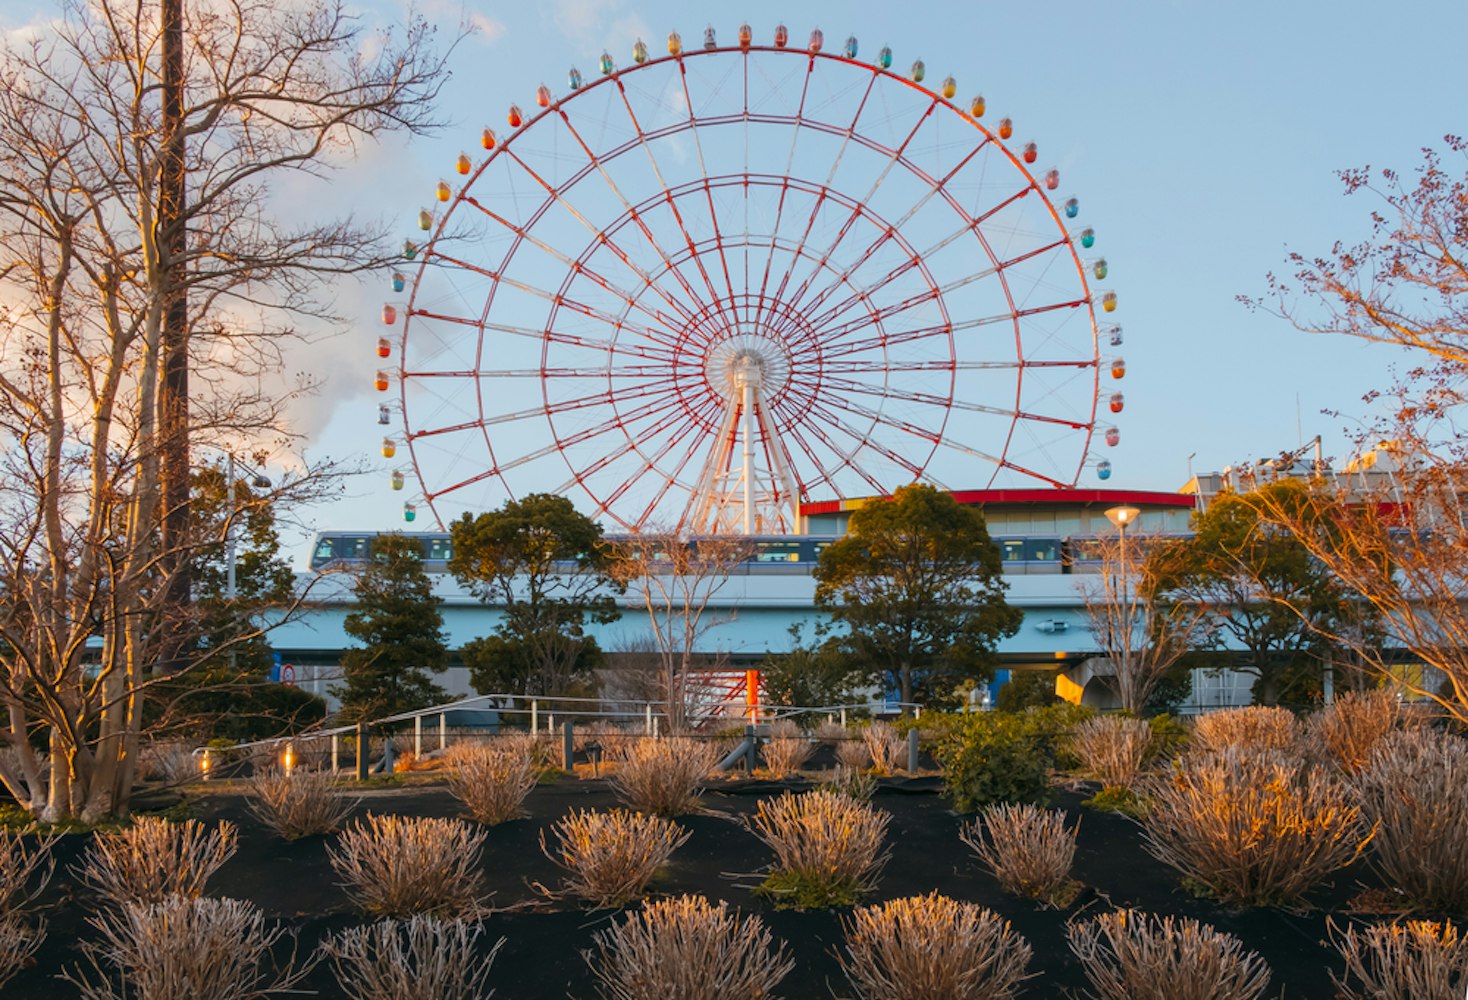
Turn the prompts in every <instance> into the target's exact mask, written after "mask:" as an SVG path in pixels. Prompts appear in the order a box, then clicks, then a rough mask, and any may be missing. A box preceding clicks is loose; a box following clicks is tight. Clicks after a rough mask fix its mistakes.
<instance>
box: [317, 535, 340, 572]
mask: <svg viewBox="0 0 1468 1000" xmlns="http://www.w3.org/2000/svg"><path fill="white" fill-rule="evenodd" d="M335 556H336V539H335V538H318V539H317V540H316V551H315V552H314V553H312V555H311V565H313V566H320V565H322V564H323V563H329V562H331V560H332V559H333V558H335Z"/></svg>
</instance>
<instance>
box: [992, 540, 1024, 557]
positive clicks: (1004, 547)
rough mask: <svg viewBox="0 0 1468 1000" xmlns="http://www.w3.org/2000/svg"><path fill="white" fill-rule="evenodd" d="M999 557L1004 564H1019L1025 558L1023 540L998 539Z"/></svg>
mask: <svg viewBox="0 0 1468 1000" xmlns="http://www.w3.org/2000/svg"><path fill="white" fill-rule="evenodd" d="M997 541H998V542H999V557H1000V558H1001V559H1003V560H1004V561H1005V562H1020V561H1021V560H1023V559H1024V557H1025V540H1024V539H1023V538H1000V539H997Z"/></svg>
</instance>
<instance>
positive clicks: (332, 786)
mask: <svg viewBox="0 0 1468 1000" xmlns="http://www.w3.org/2000/svg"><path fill="white" fill-rule="evenodd" d="M345 789H346V786H345V784H344V783H343V782H341V781H340V780H338V779H337V777H336V776H335V775H333V774H332V773H331V772H330V771H303V770H301V769H300V768H297V769H296V770H294V771H291V772H286V771H283V770H278V769H274V768H272V769H270V770H264V771H260V772H259V773H257V774H256V775H255V776H254V777H253V778H251V779H250V798H249V800H248V801H247V803H246V806H247V808H249V810H250V814H251V815H252V816H254V817H255V818H256V819H258V820H259V821H260V822H261V823H264V824H265V825H266V826H267V827H269V828H270V829H271V830H274V831H275V832H276V833H277V834H279V835H280V836H281V837H284V838H285V839H286V840H299V839H300V838H302V837H311V836H315V835H317V834H325V833H332V832H333V831H335V830H337V829H338V828H339V827H340V826H341V825H342V822H343V821H344V820H345V819H346V818H347V815H348V814H349V813H350V812H351V811H352V808H353V807H354V806H355V805H356V804H357V802H358V801H359V800H358V799H356V798H355V797H353V796H349V795H347V794H346V790H345Z"/></svg>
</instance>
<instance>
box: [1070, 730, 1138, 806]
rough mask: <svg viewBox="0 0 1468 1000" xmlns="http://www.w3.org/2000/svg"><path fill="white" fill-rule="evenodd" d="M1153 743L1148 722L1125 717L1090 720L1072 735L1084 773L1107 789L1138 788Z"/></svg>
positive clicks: (1072, 743) (1075, 752)
mask: <svg viewBox="0 0 1468 1000" xmlns="http://www.w3.org/2000/svg"><path fill="white" fill-rule="evenodd" d="M1151 743H1152V727H1151V726H1149V725H1148V724H1147V721H1146V720H1145V719H1132V718H1128V717H1127V716H1123V715H1099V716H1097V717H1095V718H1094V719H1087V720H1086V721H1084V722H1082V723H1081V724H1080V725H1078V726H1076V727H1075V729H1074V730H1073V731H1072V732H1071V735H1070V750H1071V752H1072V753H1073V754H1075V756H1076V758H1077V759H1078V760H1080V762H1081V774H1082V775H1083V776H1084V777H1086V778H1089V779H1091V780H1092V781H1099V782H1101V784H1102V785H1103V786H1104V787H1106V788H1131V787H1132V786H1133V785H1135V784H1136V783H1137V778H1138V777H1139V776H1140V775H1141V773H1142V766H1143V764H1145V762H1146V759H1147V751H1148V748H1149V747H1150V746H1151Z"/></svg>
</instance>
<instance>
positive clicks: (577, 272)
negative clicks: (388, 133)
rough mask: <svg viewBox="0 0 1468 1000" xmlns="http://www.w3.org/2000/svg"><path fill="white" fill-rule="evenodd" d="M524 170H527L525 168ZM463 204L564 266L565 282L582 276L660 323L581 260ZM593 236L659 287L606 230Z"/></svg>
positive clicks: (659, 319) (468, 200)
mask: <svg viewBox="0 0 1468 1000" xmlns="http://www.w3.org/2000/svg"><path fill="white" fill-rule="evenodd" d="M511 158H512V159H516V162H519V161H518V158H515V157H513V156H512V157H511ZM526 169H527V170H529V168H528V167H527V168H526ZM532 176H533V174H532ZM542 183H544V182H543V181H542ZM464 202H465V203H466V204H468V205H471V206H473V207H474V208H476V209H478V210H479V211H481V212H483V213H484V214H485V215H486V216H488V217H489V218H490V219H492V220H493V221H495V222H497V223H499V224H500V225H501V226H503V227H504V228H505V229H508V230H509V231H510V232H512V233H514V234H515V235H516V236H517V237H519V238H520V239H521V240H523V241H524V242H526V243H528V244H530V245H531V246H533V247H535V248H536V249H537V250H540V251H541V252H542V253H544V254H545V255H546V256H548V257H551V258H552V259H554V260H556V261H558V262H559V263H561V264H562V265H564V266H565V268H566V272H567V275H568V279H567V280H568V281H569V280H570V278H572V277H577V276H584V277H586V278H587V279H589V280H590V281H592V282H593V283H594V284H596V285H597V286H599V287H600V288H602V289H603V290H605V291H607V292H610V293H611V294H612V295H615V296H616V297H617V298H619V299H621V300H622V301H623V302H625V303H626V304H627V306H628V308H629V309H635V310H637V311H638V312H639V313H642V314H643V315H645V316H647V317H648V318H649V319H651V320H653V321H655V322H659V323H660V322H662V321H663V316H662V314H660V313H658V312H657V311H656V310H653V309H649V308H648V307H647V306H646V305H644V304H643V303H642V301H641V298H640V296H637V295H634V294H633V293H632V292H630V291H628V290H627V289H624V288H622V287H621V286H620V285H618V284H616V283H615V282H613V281H612V280H611V279H610V278H608V277H607V276H606V275H604V274H602V273H600V272H599V271H597V270H596V269H595V268H593V267H590V266H588V265H587V264H586V263H585V262H584V260H576V259H574V258H572V257H571V256H570V255H568V254H566V253H563V252H562V251H560V250H557V249H556V248H555V247H553V246H551V245H550V244H549V243H547V242H545V241H544V240H542V239H539V238H537V237H536V236H535V234H534V233H532V232H531V231H530V230H529V229H527V228H525V227H523V226H518V225H516V224H515V223H513V222H511V221H510V220H509V219H506V218H504V217H502V216H500V215H498V214H497V213H495V212H493V211H491V210H490V209H488V208H486V207H485V206H484V205H482V204H481V203H480V202H479V200H478V199H476V198H470V197H466V198H465V199H464ZM567 210H568V211H570V212H571V213H572V214H573V215H575V216H576V217H577V218H578V219H579V220H580V221H581V222H582V223H583V224H586V225H590V224H589V223H587V222H586V220H585V218H584V217H582V216H581V215H580V214H579V213H577V212H576V210H575V209H572V208H570V207H569V206H567ZM594 235H595V236H596V237H597V239H596V245H599V246H605V247H606V248H607V249H609V250H611V252H612V254H613V256H615V257H616V258H617V259H618V260H621V261H622V262H623V263H625V264H627V266H628V268H629V269H630V270H631V271H632V272H633V273H634V274H636V275H637V276H638V277H639V278H640V279H641V280H642V281H643V283H644V285H645V286H648V287H660V286H655V285H654V283H653V280H652V278H651V276H650V275H648V274H647V272H646V271H643V270H642V269H640V268H638V267H636V266H635V265H633V264H632V261H631V258H629V257H628V256H627V252H626V251H625V250H623V249H622V248H621V247H620V246H618V245H617V244H616V243H615V241H613V240H612V238H611V237H610V236H609V235H608V234H607V233H606V232H605V231H600V230H598V231H595V233H594ZM502 280H503V279H502ZM556 294H563V292H562V293H556ZM663 297H664V299H665V300H666V301H668V303H669V305H671V306H673V307H674V308H675V309H678V310H680V311H681V310H682V306H681V305H680V304H678V303H676V302H673V301H672V300H671V299H668V298H667V296H666V295H664V296H663ZM684 316H685V319H686V318H688V316H687V313H686V311H684Z"/></svg>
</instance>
